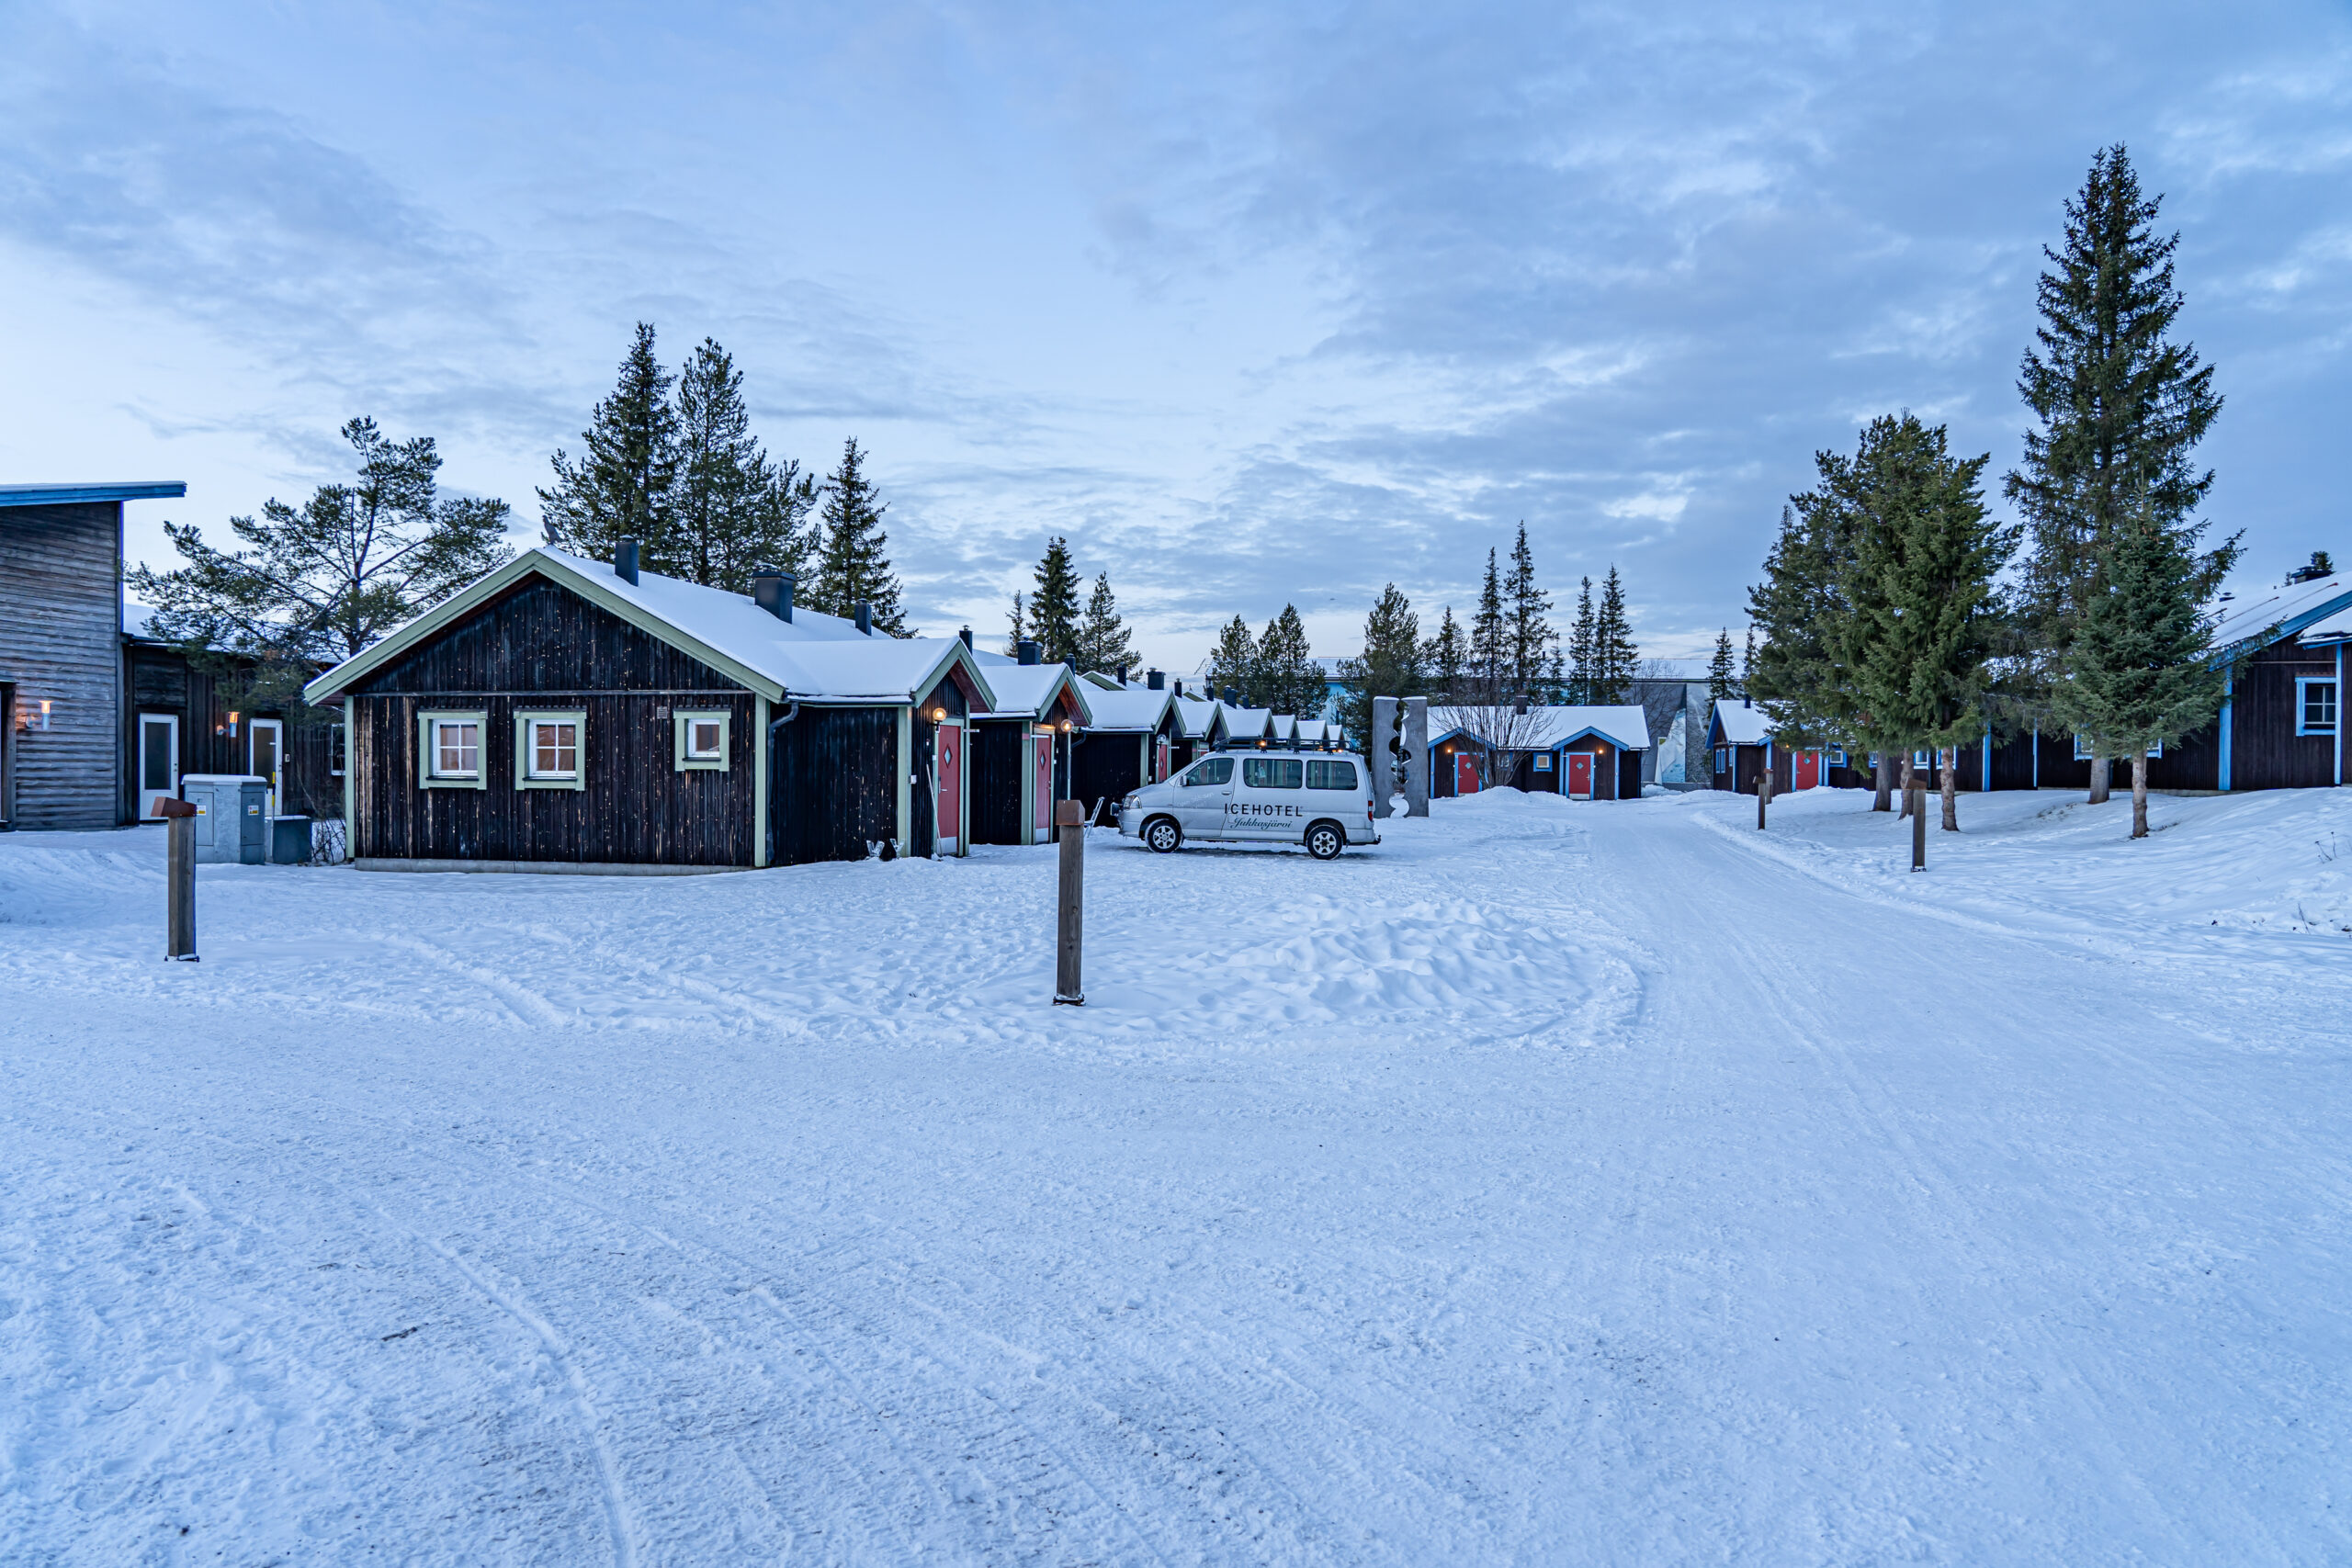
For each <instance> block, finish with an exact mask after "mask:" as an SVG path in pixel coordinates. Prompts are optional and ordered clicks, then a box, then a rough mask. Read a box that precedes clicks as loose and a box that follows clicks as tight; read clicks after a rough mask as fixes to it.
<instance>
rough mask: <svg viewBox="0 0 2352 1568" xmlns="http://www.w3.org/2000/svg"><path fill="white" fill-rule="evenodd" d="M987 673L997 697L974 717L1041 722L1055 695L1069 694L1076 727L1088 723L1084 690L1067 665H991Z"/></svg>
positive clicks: (990, 686) (1088, 715)
mask: <svg viewBox="0 0 2352 1568" xmlns="http://www.w3.org/2000/svg"><path fill="white" fill-rule="evenodd" d="M988 673H989V688H990V689H991V690H992V691H993V692H994V693H995V694H996V697H995V700H994V701H993V702H992V703H990V704H989V706H988V708H987V709H986V710H985V711H981V710H975V716H976V717H979V718H1044V717H1045V716H1046V715H1048V714H1049V713H1051V712H1052V711H1053V706H1054V698H1055V696H1056V694H1058V693H1062V692H1068V693H1069V700H1070V703H1071V705H1073V706H1075V707H1076V708H1077V709H1078V716H1079V717H1078V721H1079V723H1080V724H1088V723H1091V714H1092V712H1093V705H1092V704H1091V703H1090V702H1089V701H1088V700H1087V689H1086V687H1085V686H1084V685H1083V684H1081V683H1080V682H1079V680H1078V678H1077V677H1076V676H1074V675H1072V674H1071V673H1070V672H1069V665H1067V664H992V665H990V666H989V672H988Z"/></svg>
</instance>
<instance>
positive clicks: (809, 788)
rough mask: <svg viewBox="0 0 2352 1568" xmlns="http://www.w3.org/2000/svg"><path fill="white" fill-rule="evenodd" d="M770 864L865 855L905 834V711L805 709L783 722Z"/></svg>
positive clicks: (771, 799) (771, 805) (773, 786)
mask: <svg viewBox="0 0 2352 1568" xmlns="http://www.w3.org/2000/svg"><path fill="white" fill-rule="evenodd" d="M773 755H774V759H775V761H774V763H773V765H772V766H771V768H770V770H769V781H770V782H769V787H768V812H769V819H770V824H771V827H770V834H771V836H770V839H769V842H770V843H771V844H772V845H774V846H775V848H774V855H773V859H772V860H771V862H770V863H771V864H775V865H806V864H809V863H811V862H814V861H828V860H864V859H865V855H866V846H867V845H868V844H869V843H878V842H880V841H881V840H885V839H896V838H897V837H898V836H899V822H898V779H899V710H898V709H897V708H895V707H841V708H819V707H804V708H802V709H801V710H800V712H799V714H798V715H797V716H796V717H794V718H793V719H792V721H791V722H790V723H787V724H781V725H778V726H776V729H775V752H774V753H773Z"/></svg>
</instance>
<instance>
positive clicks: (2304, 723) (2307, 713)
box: [2295, 677, 2337, 735]
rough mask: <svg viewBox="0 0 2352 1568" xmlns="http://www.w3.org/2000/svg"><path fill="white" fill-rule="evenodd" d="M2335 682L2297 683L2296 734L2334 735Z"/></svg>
mask: <svg viewBox="0 0 2352 1568" xmlns="http://www.w3.org/2000/svg"><path fill="white" fill-rule="evenodd" d="M2336 723H2337V720H2336V690H2335V680H2334V679H2333V678H2332V677H2331V678H2327V679H2306V680H2301V681H2298V682H2295V733H2296V734H2298V735H2333V734H2335V727H2336Z"/></svg>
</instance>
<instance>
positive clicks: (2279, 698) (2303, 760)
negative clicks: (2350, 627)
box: [2149, 637, 2340, 791]
mask: <svg viewBox="0 0 2352 1568" xmlns="http://www.w3.org/2000/svg"><path fill="white" fill-rule="evenodd" d="M2312 675H2316V676H2322V677H2324V678H2326V679H2329V680H2333V679H2335V649H2324V648H2305V647H2303V646H2302V645H2301V643H2300V642H2298V641H2297V640H2296V639H2295V638H2293V637H2287V638H2285V639H2283V640H2281V641H2278V642H2275V643H2272V644H2271V645H2270V646H2269V647H2268V648H2266V649H2263V650H2262V651H2261V652H2259V653H2257V654H2256V655H2255V656H2254V657H2253V658H2251V659H2249V660H2246V661H2245V663H2243V664H2241V665H2239V666H2238V670H2237V675H2236V678H2235V680H2234V681H2233V691H2232V693H2231V698H2230V718H2231V727H2230V788H2231V789H2232V790H2233V791H2236V790H2242V789H2314V788H2318V787H2320V786H2322V785H2332V784H2335V737H2334V736H2332V735H2298V734H2296V733H2295V681H2296V678H2297V677H2298V676H2312ZM2339 697H2340V694H2339ZM2339 711H2340V710H2339ZM2190 739H2191V740H2192V741H2194V740H2196V739H2199V737H2191V738H2190ZM2182 750H2183V751H2184V755H2186V753H2187V751H2188V747H2187V746H2186V745H2184V747H2183V749H2182ZM2205 750H2206V752H2207V753H2210V754H2211V757H2212V759H2213V764H2214V766H2213V770H2212V771H2213V772H2214V774H2215V781H2216V782H2212V783H2204V784H2189V783H2177V784H2176V783H2173V782H2171V780H2172V778H2173V777H2174V776H2175V773H2181V774H2184V775H2185V774H2186V772H2187V769H2186V767H2185V766H2184V767H2183V768H2182V769H2179V770H2171V769H2166V770H2165V774H2164V780H2163V782H2159V780H2158V778H2157V777H2156V776H2155V773H2156V770H2157V769H2159V768H2162V767H2163V765H2164V763H2165V762H2170V761H2172V758H2171V757H2170V756H2169V755H2167V756H2165V758H2163V759H2161V760H2160V761H2158V762H2157V763H2155V764H2154V765H2152V767H2151V769H2150V775H2151V776H2150V778H2149V784H2151V786H2153V787H2156V788H2163V789H2218V788H2219V787H2221V786H2220V784H2219V782H2218V777H2219V773H2218V770H2219V761H2220V746H2219V744H2218V737H2215V738H2212V739H2209V740H2208V743H2207V746H2206V749H2205ZM2199 776H2202V775H2201V773H2200V775H2199Z"/></svg>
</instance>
